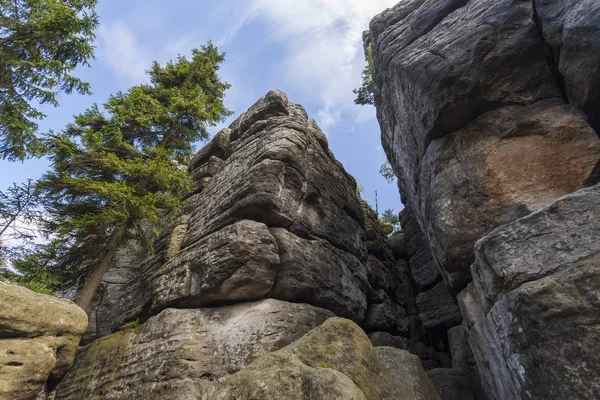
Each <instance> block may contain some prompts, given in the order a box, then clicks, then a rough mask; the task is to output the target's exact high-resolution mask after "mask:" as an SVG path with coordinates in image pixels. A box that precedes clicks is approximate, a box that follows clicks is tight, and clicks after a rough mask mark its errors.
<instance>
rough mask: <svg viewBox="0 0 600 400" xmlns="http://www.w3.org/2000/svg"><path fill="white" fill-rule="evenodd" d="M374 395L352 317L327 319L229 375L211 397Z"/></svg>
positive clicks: (376, 375) (367, 355) (351, 398)
mask: <svg viewBox="0 0 600 400" xmlns="http://www.w3.org/2000/svg"><path fill="white" fill-rule="evenodd" d="M256 398H260V399H262V400H276V399H277V400H279V399H289V400H296V399H297V400H307V399H314V400H317V399H319V400H327V399H332V400H333V399H348V400H362V399H365V400H380V398H381V389H380V372H379V365H378V362H377V356H376V354H375V350H374V349H373V346H372V345H371V342H370V341H369V338H368V337H367V335H366V334H365V333H364V332H363V330H362V329H360V327H359V326H358V325H356V324H355V323H354V322H352V321H350V320H346V319H343V318H331V319H328V320H327V321H325V322H324V323H323V324H322V325H321V326H319V327H317V328H315V329H313V330H312V331H310V332H309V333H307V334H306V335H305V336H304V337H302V338H301V339H299V340H297V341H296V342H294V343H292V344H290V345H289V346H287V347H285V348H283V349H281V350H279V351H277V352H274V353H271V354H268V355H265V356H263V357H260V358H259V359H258V360H256V361H255V362H254V363H252V364H250V365H249V366H247V367H246V368H244V369H242V370H241V371H240V372H238V373H236V374H234V375H233V376H232V377H230V378H229V379H228V380H227V381H226V382H225V383H224V384H223V385H222V386H221V387H220V388H219V389H218V390H217V392H215V394H214V397H213V399H215V400H234V399H235V400H244V399H256Z"/></svg>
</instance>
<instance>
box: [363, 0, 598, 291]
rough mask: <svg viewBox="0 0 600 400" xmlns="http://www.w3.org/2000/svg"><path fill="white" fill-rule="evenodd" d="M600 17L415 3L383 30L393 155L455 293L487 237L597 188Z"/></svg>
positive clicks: (512, 0) (384, 22)
mask: <svg viewBox="0 0 600 400" xmlns="http://www.w3.org/2000/svg"><path fill="white" fill-rule="evenodd" d="M598 7H599V5H598V2H597V1H593V0H589V1H586V0H572V1H566V0H565V1H562V0H561V1H545V0H541V1H540V0H536V1H534V2H532V1H524V0H472V1H466V0H444V1H438V0H405V1H403V2H401V3H399V4H398V5H397V6H395V7H394V8H392V9H389V10H386V11H385V12H383V13H382V14H380V15H378V16H377V17H375V18H374V19H373V21H372V22H371V31H370V34H368V35H367V36H366V39H367V41H369V42H370V43H371V45H372V49H373V60H374V73H373V76H374V94H375V104H376V106H377V110H378V114H377V115H378V119H379V123H380V126H381V128H382V142H383V147H384V149H385V151H386V153H387V156H388V159H389V160H390V162H391V164H392V167H393V168H394V171H395V173H396V175H397V176H398V179H399V185H400V189H401V193H402V195H403V197H404V198H405V199H406V203H407V206H409V207H410V209H411V210H413V212H414V216H415V218H416V220H417V222H418V224H419V225H420V227H421V228H422V230H423V233H424V234H425V236H426V238H427V240H428V243H429V247H430V248H431V250H432V252H433V256H434V258H435V260H436V261H437V263H438V264H439V265H440V266H441V267H442V272H443V275H444V278H445V280H446V281H447V282H448V284H449V286H450V287H451V288H452V289H453V290H454V291H455V292H458V291H459V290H460V289H462V288H464V287H465V285H466V284H467V283H468V282H469V281H470V280H471V277H470V273H469V266H470V264H471V263H472V262H473V250H472V248H473V245H474V244H475V242H476V240H477V239H479V238H480V237H482V236H484V235H485V234H487V233H489V232H490V231H491V230H492V229H493V228H495V227H497V226H499V225H502V224H504V223H507V222H510V221H513V220H515V219H517V218H520V217H523V216H525V215H527V214H529V213H531V212H533V211H535V210H536V209H538V208H540V207H541V206H543V205H544V204H547V203H548V202H550V201H552V200H554V199H556V198H557V197H560V196H562V195H565V194H568V193H571V192H573V191H575V190H578V189H580V188H582V187H585V186H586V185H588V184H590V182H592V183H593V181H594V180H596V179H597V176H598V167H597V165H598V159H599V158H600V140H599V138H598V135H597V130H598V129H597V122H596V121H597V119H598V116H599V115H600V111H599V109H598V100H597V98H598V93H599V88H600V75H599V73H598V57H599V56H598V55H599V54H600V51H598V48H599V47H598V46H599V43H600V42H599V41H598V35H599V34H600V30H599V29H598V26H599V22H598V21H599V19H598V18H600V12H598V10H599V9H598ZM567 38H569V40H568V41H567V40H566V39H567ZM594 129H596V131H595V130H594Z"/></svg>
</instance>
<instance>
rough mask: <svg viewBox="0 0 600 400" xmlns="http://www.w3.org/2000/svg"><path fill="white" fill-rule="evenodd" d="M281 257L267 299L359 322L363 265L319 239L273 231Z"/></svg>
mask: <svg viewBox="0 0 600 400" xmlns="http://www.w3.org/2000/svg"><path fill="white" fill-rule="evenodd" d="M271 233H272V235H273V236H274V237H275V238H276V241H277V247H278V249H279V252H280V257H281V267H280V270H279V271H278V273H277V277H276V280H275V283H274V285H273V289H272V290H271V292H270V293H269V296H270V297H274V298H278V299H281V300H286V301H299V302H307V303H310V304H314V305H317V306H321V307H325V308H327V309H330V310H331V311H333V312H335V313H336V315H339V316H343V317H347V318H350V319H352V320H354V321H357V322H360V321H362V320H363V319H364V316H365V313H366V311H367V298H366V291H367V286H368V283H367V276H366V269H365V265H364V264H362V263H361V262H360V261H359V260H358V259H357V258H356V257H355V256H353V255H352V254H350V253H347V252H345V251H343V250H339V249H338V248H336V247H334V246H332V245H331V244H330V243H329V242H328V241H326V240H321V239H314V240H304V239H302V238H300V237H299V236H296V235H294V234H293V233H290V232H289V231H287V230H286V229H283V228H272V229H271Z"/></svg>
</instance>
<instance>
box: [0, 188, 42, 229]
mask: <svg viewBox="0 0 600 400" xmlns="http://www.w3.org/2000/svg"><path fill="white" fill-rule="evenodd" d="M39 196H40V193H39V190H38V188H37V187H36V184H35V182H33V180H32V179H28V180H27V182H25V183H23V184H20V185H17V184H16V183H13V184H12V186H11V187H9V188H8V190H6V191H5V192H0V238H2V239H19V240H22V239H31V238H33V237H34V236H35V232H34V231H33V230H32V228H31V225H32V224H34V223H35V222H36V221H38V220H39V218H40V217H41V212H40V209H39V200H40V199H39Z"/></svg>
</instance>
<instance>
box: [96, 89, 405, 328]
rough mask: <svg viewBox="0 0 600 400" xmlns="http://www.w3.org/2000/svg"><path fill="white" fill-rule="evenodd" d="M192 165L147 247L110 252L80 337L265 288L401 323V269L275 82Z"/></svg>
mask: <svg viewBox="0 0 600 400" xmlns="http://www.w3.org/2000/svg"><path fill="white" fill-rule="evenodd" d="M190 173H191V176H192V179H193V180H194V182H195V189H194V191H193V193H192V194H191V195H190V196H189V198H188V199H187V200H186V203H185V205H184V206H183V208H182V211H181V213H180V215H178V216H176V217H174V218H171V219H170V218H169V217H165V221H167V228H166V229H165V230H164V231H163V233H162V234H161V235H160V237H159V238H158V240H157V241H156V243H155V246H154V247H155V249H156V252H155V254H152V255H145V256H144V255H143V254H142V255H141V256H139V255H137V254H139V253H140V251H135V249H133V250H131V249H129V248H127V249H121V254H120V255H119V256H118V257H116V258H115V262H114V263H113V266H111V268H110V269H109V271H108V273H107V274H106V276H105V278H104V282H103V286H102V290H100V292H99V295H98V296H97V298H96V301H95V304H94V306H93V307H92V308H93V312H92V314H91V317H92V318H91V320H92V324H91V326H90V329H89V331H88V337H90V338H93V337H94V336H95V337H100V336H103V335H107V334H110V333H112V332H114V331H115V330H116V329H117V328H118V327H119V326H121V325H123V324H124V323H127V322H129V321H133V320H135V319H136V318H139V319H141V320H142V322H143V321H145V320H146V319H147V318H148V317H150V316H151V315H155V314H157V313H158V312H160V311H161V310H163V309H165V308H168V307H176V308H195V307H204V306H215V305H220V304H227V303H232V302H242V301H255V300H259V299H263V298H276V299H280V300H285V301H289V302H297V303H309V304H312V305H315V306H317V307H322V308H326V309H328V310H331V311H333V312H334V313H335V314H336V315H338V316H342V317H347V318H350V319H352V320H354V321H355V322H357V323H359V324H361V326H363V327H364V328H365V329H366V330H368V331H376V330H379V331H389V332H391V333H394V334H402V335H407V334H408V329H409V328H408V327H409V320H408V317H407V311H406V305H407V303H412V304H414V302H415V300H414V295H413V294H411V293H409V292H410V287H409V286H411V285H412V284H411V283H410V279H409V278H408V277H407V276H406V274H405V271H404V270H403V267H402V266H401V267H398V266H397V265H396V264H395V263H394V256H393V254H392V251H391V249H390V247H389V246H388V244H387V238H386V237H385V235H384V234H383V233H382V231H381V228H380V227H379V222H378V219H377V216H376V215H374V212H373V211H372V210H371V209H370V208H369V207H368V205H366V203H364V202H362V200H360V197H359V196H358V194H357V190H356V182H355V181H354V179H353V178H352V177H351V176H350V175H348V174H347V173H346V172H345V171H344V169H343V167H342V165H341V164H340V163H339V162H338V161H337V160H336V159H335V158H334V156H333V155H332V153H331V151H330V150H329V149H328V147H327V139H326V137H325V135H324V134H323V133H322V132H321V131H320V129H319V128H318V126H317V125H316V124H315V122H314V121H313V120H310V119H308V117H307V115H306V112H305V111H304V109H303V108H302V107H301V106H299V105H296V104H293V103H291V102H290V101H289V100H288V99H287V97H286V96H285V94H283V93H281V92H279V91H272V92H269V93H268V94H267V95H266V96H265V97H263V98H261V99H260V100H259V101H258V102H257V103H256V104H255V105H253V106H252V107H251V108H250V109H249V110H248V111H247V112H246V113H244V114H242V115H241V116H240V117H239V118H238V119H237V120H236V121H235V122H234V123H233V124H232V125H231V126H230V127H229V128H227V129H224V130H222V131H221V132H219V133H218V134H217V135H216V136H215V137H214V138H213V140H212V141H211V142H209V143H208V144H207V145H206V146H205V147H204V148H203V149H201V150H200V151H199V152H198V153H197V154H196V155H195V156H194V158H193V159H192V161H191V163H190ZM132 254H133V256H132Z"/></svg>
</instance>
